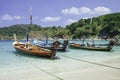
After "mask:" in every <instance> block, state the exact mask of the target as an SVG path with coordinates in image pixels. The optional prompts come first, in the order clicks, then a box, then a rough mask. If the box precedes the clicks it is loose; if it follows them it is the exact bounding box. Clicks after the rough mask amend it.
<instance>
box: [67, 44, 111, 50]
mask: <svg viewBox="0 0 120 80" xmlns="http://www.w3.org/2000/svg"><path fill="white" fill-rule="evenodd" d="M69 47H70V48H74V49H84V50H93V51H111V49H112V47H86V46H79V45H78V46H76V45H74V44H70V45H69Z"/></svg>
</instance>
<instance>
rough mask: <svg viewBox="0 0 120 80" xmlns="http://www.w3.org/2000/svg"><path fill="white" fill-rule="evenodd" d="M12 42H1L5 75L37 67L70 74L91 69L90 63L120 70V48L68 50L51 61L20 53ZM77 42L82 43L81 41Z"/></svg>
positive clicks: (0, 56)
mask: <svg viewBox="0 0 120 80" xmlns="http://www.w3.org/2000/svg"><path fill="white" fill-rule="evenodd" d="M12 42H13V41H0V71H2V72H3V73H9V71H12V72H13V71H15V70H18V71H23V72H24V71H25V70H27V69H28V68H30V69H33V70H34V68H35V67H36V68H39V69H40V70H41V71H44V70H47V71H48V72H49V73H60V72H69V71H70V70H73V71H74V70H77V69H79V68H80V69H86V68H89V67H90V66H85V65H86V64H88V62H95V63H99V64H104V65H109V66H113V67H117V68H120V46H117V47H113V49H112V51H110V52H103V51H88V50H78V49H69V48H68V49H67V51H66V52H57V56H59V57H60V59H56V60H51V59H47V58H41V57H36V56H30V55H24V54H21V53H18V52H16V50H15V49H14V48H13V47H12ZM76 42H78V43H80V42H79V41H76ZM95 43H107V41H95ZM84 61H86V62H84ZM87 61H88V62H87ZM114 63H115V65H114ZM89 64H90V63H89ZM80 65H81V66H80ZM92 65H95V64H91V66H92ZM63 67H64V68H63Z"/></svg>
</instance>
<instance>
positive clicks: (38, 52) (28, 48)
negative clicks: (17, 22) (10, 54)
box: [12, 34, 56, 58]
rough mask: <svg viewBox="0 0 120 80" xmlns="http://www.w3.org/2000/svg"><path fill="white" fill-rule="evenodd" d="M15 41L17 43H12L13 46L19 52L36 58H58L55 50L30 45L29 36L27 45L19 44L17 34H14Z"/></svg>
mask: <svg viewBox="0 0 120 80" xmlns="http://www.w3.org/2000/svg"><path fill="white" fill-rule="evenodd" d="M14 39H15V41H14V42H13V43H12V45H13V47H14V48H15V49H16V50H17V51H19V52H22V53H25V54H30V55H34V56H41V57H49V58H55V56H56V51H55V50H54V49H53V50H49V49H45V48H41V47H38V46H35V45H32V44H30V42H29V41H28V34H27V42H26V43H23V42H19V41H18V40H17V38H16V34H14Z"/></svg>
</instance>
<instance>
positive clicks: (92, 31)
mask: <svg viewBox="0 0 120 80" xmlns="http://www.w3.org/2000/svg"><path fill="white" fill-rule="evenodd" d="M26 32H28V33H29V34H30V37H31V38H35V37H37V38H39V39H40V38H42V37H44V36H46V35H48V36H49V37H55V36H59V37H61V36H62V35H63V34H66V35H67V36H68V37H69V38H79V39H80V38H82V37H83V36H85V37H86V38H89V37H102V38H114V37H119V38H120V13H119V12H118V13H112V14H107V15H102V16H98V17H93V18H88V19H80V20H78V21H77V22H74V23H72V24H70V25H66V27H65V28H64V27H62V26H48V27H42V26H40V25H36V24H33V25H30V24H16V25H12V26H8V27H2V28H0V39H13V34H14V33H15V34H17V36H18V38H19V39H23V38H24V37H25V34H26Z"/></svg>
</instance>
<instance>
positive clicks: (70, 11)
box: [61, 6, 111, 15]
mask: <svg viewBox="0 0 120 80" xmlns="http://www.w3.org/2000/svg"><path fill="white" fill-rule="evenodd" d="M61 12H62V13H63V14H65V15H68V14H73V15H81V14H95V15H96V14H108V13H111V10H110V9H109V8H107V7H104V6H98V7H96V8H94V9H93V10H92V9H90V8H88V7H80V8H77V7H72V8H68V9H67V8H66V9H63V10H62V11H61Z"/></svg>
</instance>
